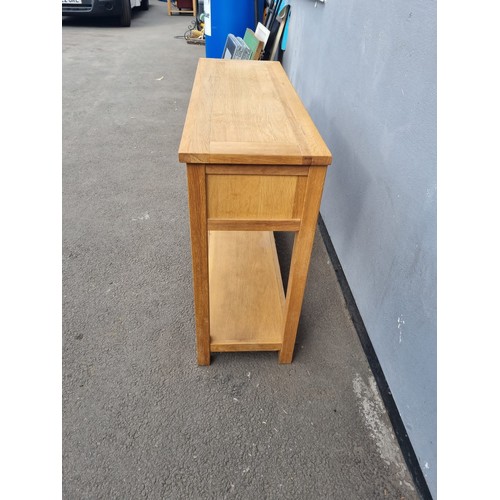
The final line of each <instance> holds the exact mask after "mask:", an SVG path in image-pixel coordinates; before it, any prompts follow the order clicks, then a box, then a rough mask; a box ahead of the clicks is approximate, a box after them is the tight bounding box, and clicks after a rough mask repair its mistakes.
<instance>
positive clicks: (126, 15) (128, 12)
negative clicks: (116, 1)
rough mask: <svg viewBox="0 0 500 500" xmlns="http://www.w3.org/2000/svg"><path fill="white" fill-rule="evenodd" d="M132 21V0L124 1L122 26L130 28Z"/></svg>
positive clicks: (121, 17)
mask: <svg viewBox="0 0 500 500" xmlns="http://www.w3.org/2000/svg"><path fill="white" fill-rule="evenodd" d="M131 19H132V9H131V7H130V0H122V13H121V14H120V26H121V27H122V28H128V27H129V26H130V21H131Z"/></svg>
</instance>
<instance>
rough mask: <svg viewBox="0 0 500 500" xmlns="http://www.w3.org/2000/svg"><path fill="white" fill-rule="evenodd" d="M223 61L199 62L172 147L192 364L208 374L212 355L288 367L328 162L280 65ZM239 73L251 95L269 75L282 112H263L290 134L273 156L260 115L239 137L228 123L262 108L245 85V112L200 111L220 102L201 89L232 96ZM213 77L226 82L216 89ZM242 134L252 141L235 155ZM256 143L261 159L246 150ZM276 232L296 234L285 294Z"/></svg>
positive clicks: (229, 107) (237, 105)
mask: <svg viewBox="0 0 500 500" xmlns="http://www.w3.org/2000/svg"><path fill="white" fill-rule="evenodd" d="M221 62H222V61H221V60H210V61H209V60H204V59H201V60H200V63H199V66H198V71H197V74H196V77H195V84H194V87H193V92H192V96H191V102H190V106H189V110H188V116H187V118H186V123H185V126H184V132H183V136H182V140H181V145H180V148H179V158H180V159H181V161H185V162H186V164H187V181H188V195H189V212H190V214H189V215H190V226H191V251H192V262H193V286H194V303H195V323H196V345H197V356H198V364H200V365H209V364H210V354H211V353H212V352H223V351H262V350H266V351H278V352H279V358H278V359H279V362H280V363H290V362H291V361H292V358H293V351H294V345H295V338H296V334H297V327H298V323H299V318H300V311H301V307H302V301H303V297H304V292H305V286H306V279H307V272H308V269H309V261H310V256H311V251H312V245H313V241H314V234H315V231H316V223H317V217H318V213H319V207H320V203H321V195H322V191H323V184H324V180H325V175H326V170H327V166H328V164H329V163H330V161H331V153H330V152H329V151H328V148H327V147H326V145H325V144H324V142H323V141H322V139H321V137H320V136H319V134H318V132H317V130H316V128H315V127H314V125H313V124H312V121H311V120H310V118H309V115H307V112H306V111H305V110H304V108H303V106H302V104H301V103H300V100H297V98H296V94H295V93H294V91H293V87H291V85H290V83H289V82H288V79H284V78H283V75H284V72H283V70H282V69H281V71H280V69H279V68H281V66H279V68H277V67H276V66H275V65H276V64H279V63H267V64H266V63H263V62H251V61H244V64H245V65H241V63H242V62H243V61H238V62H237V61H226V62H225V63H224V62H222V65H221ZM228 63H229V64H231V65H232V66H227V64H228ZM235 63H236V65H237V66H239V68H236V69H237V71H235V72H233V68H235V66H234V65H235ZM255 64H257V65H262V67H258V66H255ZM269 64H270V65H272V66H269ZM238 70H239V71H238ZM241 71H243V73H245V72H247V74H250V75H251V76H252V79H253V84H254V85H255V86H256V87H255V88H256V89H257V90H256V91H257V92H258V93H261V89H262V88H263V81H265V82H266V83H268V84H269V81H267V80H266V79H267V77H269V75H270V74H271V76H272V79H271V83H274V84H275V85H276V86H277V88H279V90H280V92H282V93H284V95H283V96H281V98H280V101H279V102H281V103H282V104H281V107H280V106H276V102H270V103H269V106H270V108H271V109H273V106H274V113H277V115H278V116H277V118H278V119H281V120H282V127H283V128H284V129H285V134H287V135H285V134H282V137H278V141H276V142H277V143H278V147H275V148H273V147H272V144H273V139H276V137H274V138H267V143H266V138H265V136H264V135H263V133H262V123H263V121H262V118H261V117H260V116H259V117H257V116H254V119H255V123H254V124H253V125H252V124H250V125H248V123H247V124H246V127H247V128H246V129H245V130H244V131H243V132H242V133H238V131H237V130H235V129H231V128H230V127H228V126H227V124H226V122H225V117H227V119H228V120H230V118H231V117H232V116H234V115H235V114H236V115H237V114H240V115H241V114H242V113H243V111H245V112H246V113H247V114H245V116H250V117H251V116H252V112H253V111H252V107H255V108H257V109H258V110H259V109H262V106H261V104H260V103H259V102H257V101H256V97H252V86H250V87H249V90H250V92H249V93H250V97H249V102H248V103H247V104H246V105H245V104H243V105H242V103H241V101H231V100H229V101H228V100H227V99H226V100H224V102H225V103H226V107H225V108H224V109H223V108H213V107H212V108H211V109H210V111H211V114H208V113H207V114H206V113H205V111H206V110H204V109H203V107H204V106H205V107H206V106H207V103H208V105H209V106H210V104H213V102H214V101H217V99H216V98H215V97H214V95H213V94H211V92H212V91H211V90H209V87H206V86H205V82H206V81H207V80H209V81H211V83H212V87H210V88H211V89H213V88H214V87H215V88H216V87H217V85H216V83H219V84H222V85H227V88H228V89H229V92H231V91H232V90H234V88H235V87H236V88H237V87H238V85H239V83H240V82H239V80H238V79H239V78H241ZM218 74H223V75H224V80H221V81H217V75H218ZM285 78H286V76H285ZM219 90H220V89H219ZM222 93H224V89H222ZM267 95H268V98H269V99H272V98H273V93H272V92H267ZM247 97H248V92H247ZM242 106H243V109H242ZM200 108H201V109H200ZM192 110H193V111H192ZM194 110H196V111H194ZM199 116H204V117H207V116H208V117H211V123H210V126H209V128H208V129H207V133H208V134H209V138H211V139H213V140H209V141H206V137H207V136H206V135H200V134H203V133H205V132H204V130H205V129H204V127H205V125H206V123H205V122H207V121H210V120H208V119H205V120H199V119H196V118H197V117H199ZM248 128H250V129H251V132H252V135H251V137H252V138H253V141H246V143H245V145H244V146H243V147H242V148H238V147H237V146H235V144H240V143H242V142H245V141H241V139H242V135H243V136H245V134H247V132H248ZM264 133H265V130H264ZM274 135H275V136H279V132H275V134H274ZM243 138H245V137H243ZM221 139H224V140H225V142H224V140H221ZM204 141H206V142H204ZM263 143H266V144H267V145H266V147H264V148H263V151H262V152H261V153H260V154H259V153H258V148H257V147H256V146H252V144H254V145H255V144H257V145H259V144H263ZM287 144H290V147H286V145H287ZM214 145H215V146H214ZM292 146H293V147H292ZM224 151H226V154H224V153H223V152H224ZM254 151H255V152H254ZM235 159H236V160H237V161H235ZM290 159H291V160H292V161H291V162H290V161H289V160H290ZM207 160H208V161H207ZM210 160H211V161H210ZM273 231H293V232H294V233H295V240H294V246H293V252H292V260H291V265H290V274H289V278H288V286H287V290H286V294H285V293H284V290H283V284H282V279H281V274H280V270H279V264H278V258H277V254H276V247H275V243H274V235H273Z"/></svg>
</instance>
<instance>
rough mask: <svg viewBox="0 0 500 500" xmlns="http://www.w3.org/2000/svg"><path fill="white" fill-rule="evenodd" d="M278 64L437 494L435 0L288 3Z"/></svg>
mask: <svg viewBox="0 0 500 500" xmlns="http://www.w3.org/2000/svg"><path fill="white" fill-rule="evenodd" d="M289 3H290V4H291V5H292V15H291V18H290V26H289V36H288V46H287V50H286V52H285V56H284V61H283V65H284V67H285V70H286V71H287V73H288V75H289V77H290V79H291V81H292V83H293V85H294V87H295V88H296V89H297V92H298V93H299V95H300V96H301V98H302V100H303V102H304V104H305V106H306V108H307V109H308V110H309V112H310V114H311V116H312V118H313V120H314V121H315V123H316V125H317V126H318V128H319V130H320V132H321V133H322V135H323V137H324V139H325V140H326V142H327V144H328V146H329V147H330V149H331V150H332V152H333V157H334V161H333V167H331V168H330V169H329V173H328V176H327V181H326V185H325V191H324V195H323V203H322V207H321V213H322V216H323V219H324V221H325V224H326V226H327V228H328V231H329V234H330V237H331V239H332V242H333V244H334V246H335V249H336V251H337V253H338V256H339V259H340V261H341V264H342V266H343V269H344V272H345V274H346V277H347V279H348V281H349V285H350V287H351V290H352V292H353V295H354V298H355V300H356V303H357V305H358V308H359V310H360V312H361V315H362V317H363V320H364V323H365V326H366V328H367V330H368V334H369V335H370V338H371V341H372V343H373V346H374V348H375V351H376V353H377V356H378V358H379V360H380V363H381V365H382V368H383V370H384V373H385V376H386V378H387V381H388V383H389V386H390V388H391V391H392V393H393V396H394V399H395V401H396V404H397V406H398V409H399V412H400V414H401V416H402V419H403V422H404V424H405V426H406V429H407V431H408V435H409V437H410V440H411V442H412V445H413V447H414V449H415V452H416V454H417V457H418V459H419V462H420V464H421V467H422V470H423V471H424V475H425V476H426V479H427V482H428V485H429V488H430V490H431V492H432V494H433V495H434V496H435V495H436V2H435V1H433V0H398V1H396V0H386V1H380V0H375V1H373V0H358V1H356V2H355V1H352V0H350V1H349V0H327V1H326V3H325V4H321V3H319V2H318V3H317V5H316V6H315V1H314V0H291V1H290V2H289Z"/></svg>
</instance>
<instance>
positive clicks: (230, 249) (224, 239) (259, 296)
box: [208, 231, 285, 352]
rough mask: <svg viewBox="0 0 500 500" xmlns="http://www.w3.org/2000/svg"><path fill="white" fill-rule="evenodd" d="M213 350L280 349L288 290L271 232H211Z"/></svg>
mask: <svg viewBox="0 0 500 500" xmlns="http://www.w3.org/2000/svg"><path fill="white" fill-rule="evenodd" d="M208 256H209V280H208V281H209V297H210V299H209V302H210V350H211V351H212V352H221V351H278V350H280V349H281V347H282V336H283V325H284V324H283V319H284V318H283V311H284V303H285V294H284V291H283V283H282V280H281V272H280V268H279V262H278V256H277V254H276V245H275V242H274V235H273V232H272V231H209V251H208Z"/></svg>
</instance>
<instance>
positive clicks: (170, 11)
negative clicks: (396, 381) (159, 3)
mask: <svg viewBox="0 0 500 500" xmlns="http://www.w3.org/2000/svg"><path fill="white" fill-rule="evenodd" d="M192 2H193V8H192V9H191V10H181V9H177V10H172V0H167V12H168V15H169V16H171V15H172V13H174V12H177V14H181V13H182V14H193V17H196V5H197V3H198V2H197V0H192Z"/></svg>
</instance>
